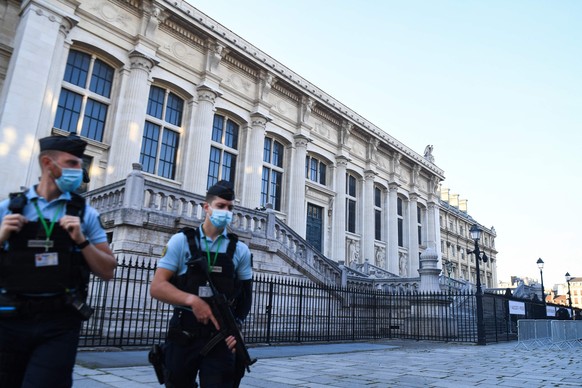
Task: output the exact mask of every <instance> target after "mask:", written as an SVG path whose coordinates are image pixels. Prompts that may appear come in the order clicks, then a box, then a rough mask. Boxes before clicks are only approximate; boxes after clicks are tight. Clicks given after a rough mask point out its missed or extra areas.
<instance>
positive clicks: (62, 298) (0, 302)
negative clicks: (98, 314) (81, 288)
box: [0, 294, 93, 320]
mask: <svg viewBox="0 0 582 388" xmlns="http://www.w3.org/2000/svg"><path fill="white" fill-rule="evenodd" d="M66 311H71V312H73V311H76V312H77V313H78V314H79V315H80V318H81V319H83V320H87V319H89V318H90V317H91V315H92V314H93V309H92V308H91V307H89V305H87V304H86V303H85V301H84V300H83V299H82V298H81V297H79V296H77V295H76V294H58V295H51V296H30V295H20V294H17V295H6V294H4V295H0V319H1V318H30V317H32V316H34V315H37V314H44V313H60V312H66Z"/></svg>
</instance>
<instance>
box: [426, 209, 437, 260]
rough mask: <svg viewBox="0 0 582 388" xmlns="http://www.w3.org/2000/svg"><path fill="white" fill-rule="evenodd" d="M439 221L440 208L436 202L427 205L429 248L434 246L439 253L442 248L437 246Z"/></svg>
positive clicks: (427, 239) (427, 238)
mask: <svg viewBox="0 0 582 388" xmlns="http://www.w3.org/2000/svg"><path fill="white" fill-rule="evenodd" d="M437 220H438V207H437V206H436V204H435V203H434V202H428V203H427V223H428V225H427V228H426V242H427V246H428V247H430V246H432V247H433V248H435V249H436V251H437V252H439V250H440V247H438V249H437V246H436V243H437V230H438V229H439V228H440V226H438V225H437Z"/></svg>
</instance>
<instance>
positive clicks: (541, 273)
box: [537, 257, 546, 315]
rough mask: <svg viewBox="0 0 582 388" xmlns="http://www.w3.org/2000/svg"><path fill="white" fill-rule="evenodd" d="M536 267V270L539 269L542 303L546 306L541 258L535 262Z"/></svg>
mask: <svg viewBox="0 0 582 388" xmlns="http://www.w3.org/2000/svg"><path fill="white" fill-rule="evenodd" d="M537 265H538V268H539V269H540V281H541V282H542V302H544V305H545V304H546V294H545V292H544V290H545V289H544V273H543V271H542V270H543V269H544V261H543V260H542V258H541V257H540V258H539V259H538V261H537ZM544 315H545V313H544Z"/></svg>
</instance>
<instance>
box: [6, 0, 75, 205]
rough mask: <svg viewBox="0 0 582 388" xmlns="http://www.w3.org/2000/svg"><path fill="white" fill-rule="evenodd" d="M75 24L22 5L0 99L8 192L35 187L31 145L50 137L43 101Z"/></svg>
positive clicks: (60, 14) (61, 14) (47, 103)
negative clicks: (25, 187)
mask: <svg viewBox="0 0 582 388" xmlns="http://www.w3.org/2000/svg"><path fill="white" fill-rule="evenodd" d="M75 24H76V18H75V17H74V16H73V15H68V14H66V11H64V10H60V9H58V6H55V7H50V8H48V7H44V5H43V4H39V3H36V2H24V3H23V8H22V11H21V13H20V20H19V22H18V27H17V30H16V35H15V38H14V50H13V51H12V53H11V57H10V62H9V64H8V70H7V73H6V79H5V80H4V83H3V87H2V95H0V150H4V152H3V153H2V154H3V155H4V153H8V155H7V156H9V160H10V162H9V163H0V176H2V179H3V180H4V181H5V182H10V187H11V188H8V189H9V190H18V187H19V186H29V185H31V184H33V183H37V181H38V177H39V176H40V169H39V167H38V162H37V158H36V156H37V155H38V142H37V139H38V138H39V137H44V136H47V135H49V134H50V132H51V126H52V123H50V122H48V121H49V117H50V115H47V113H48V112H50V109H51V105H52V102H53V99H52V98H47V96H49V97H52V96H53V95H54V94H55V93H56V94H58V82H57V85H55V82H54V79H55V71H56V70H58V69H60V64H61V63H62V58H61V57H62V55H63V47H64V39H65V36H66V35H67V34H68V31H69V30H70V29H71V28H72V27H74V26H75ZM55 88H56V89H55ZM41 120H42V121H41ZM4 194H8V193H7V192H6V193H4Z"/></svg>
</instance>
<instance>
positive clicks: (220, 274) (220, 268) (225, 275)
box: [173, 228, 238, 301]
mask: <svg viewBox="0 0 582 388" xmlns="http://www.w3.org/2000/svg"><path fill="white" fill-rule="evenodd" d="M180 232H182V233H184V234H185V235H186V237H187V239H188V246H189V247H190V254H191V256H192V257H191V259H190V260H189V261H188V262H187V263H186V265H187V266H188V269H187V270H186V273H184V274H183V275H180V276H176V277H175V278H174V281H173V282H174V285H175V286H176V287H177V288H179V289H180V290H182V291H185V292H188V293H190V294H194V295H198V291H199V289H200V287H202V286H205V285H206V282H207V279H206V275H205V274H204V273H203V272H202V270H203V269H204V267H201V266H200V265H197V261H200V260H202V261H203V262H204V263H206V262H207V252H206V251H204V250H202V249H201V244H200V231H199V230H198V228H196V229H192V228H184V229H182V230H181V231H180ZM228 239H229V243H228V247H227V248H226V252H225V253H219V254H218V255H217V257H216V262H215V263H214V265H213V266H212V269H211V270H210V279H211V281H212V283H213V284H214V286H215V287H216V289H217V290H218V292H220V293H221V294H224V295H225V297H226V299H227V300H229V301H232V300H234V299H235V297H236V296H237V295H236V294H237V291H238V290H237V289H236V285H237V280H236V272H235V269H234V261H233V258H234V252H235V250H236V244H237V242H238V236H237V235H236V234H232V233H229V234H228ZM210 256H211V258H212V259H213V258H214V252H210ZM203 298H204V297H203Z"/></svg>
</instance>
